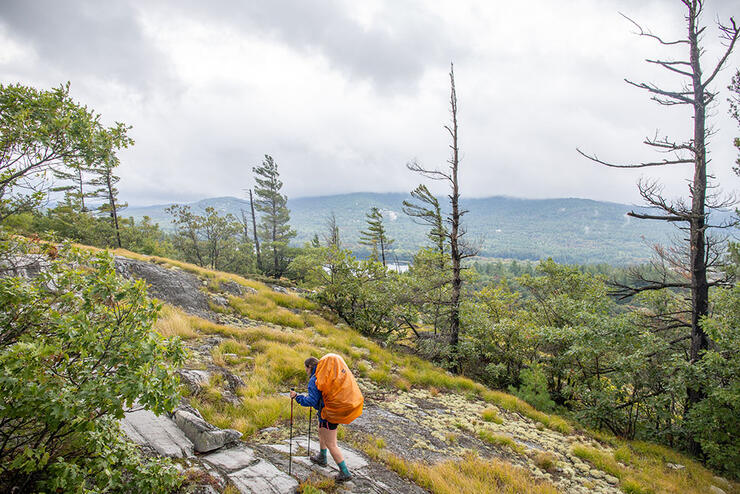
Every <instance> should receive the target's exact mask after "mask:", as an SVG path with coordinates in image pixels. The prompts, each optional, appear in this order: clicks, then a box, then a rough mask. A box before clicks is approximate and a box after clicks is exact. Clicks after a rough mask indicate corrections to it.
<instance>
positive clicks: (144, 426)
mask: <svg viewBox="0 0 740 494" xmlns="http://www.w3.org/2000/svg"><path fill="white" fill-rule="evenodd" d="M120 424H121V429H123V432H125V433H126V435H127V436H128V437H129V438H130V439H131V440H132V441H134V442H135V443H137V444H139V445H141V446H144V447H145V448H148V449H150V450H152V451H154V452H156V453H158V454H160V455H162V456H168V457H170V458H188V457H190V456H193V453H194V451H195V448H194V446H193V442H192V441H191V440H190V439H188V437H187V436H186V435H185V433H184V432H183V431H182V430H180V428H179V427H177V424H175V422H174V421H173V420H172V419H171V418H169V417H168V416H166V415H155V414H154V413H152V412H150V411H149V410H136V411H132V412H128V413H126V415H125V416H124V418H123V419H121V421H120Z"/></svg>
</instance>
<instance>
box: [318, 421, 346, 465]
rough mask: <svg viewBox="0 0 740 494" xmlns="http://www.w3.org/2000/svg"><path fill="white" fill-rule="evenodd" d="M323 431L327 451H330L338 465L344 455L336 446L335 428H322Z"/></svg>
mask: <svg viewBox="0 0 740 494" xmlns="http://www.w3.org/2000/svg"><path fill="white" fill-rule="evenodd" d="M322 430H323V431H324V441H326V447H327V448H329V453H331V457H332V458H334V461H335V462H336V463H337V465H339V464H340V463H342V462H343V461H344V455H342V451H341V450H340V449H339V446H337V430H336V429H334V430H331V429H322Z"/></svg>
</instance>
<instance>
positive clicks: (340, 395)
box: [315, 353, 365, 424]
mask: <svg viewBox="0 0 740 494" xmlns="http://www.w3.org/2000/svg"><path fill="white" fill-rule="evenodd" d="M315 375H316V387H317V388H318V389H319V391H321V396H322V397H323V399H324V408H322V409H321V417H322V418H323V419H324V420H327V421H329V422H332V423H334V424H349V423H350V422H352V421H353V420H354V419H356V418H357V417H359V416H360V415H362V405H363V403H364V401H365V400H364V398H363V397H362V393H361V392H360V388H359V386H357V381H355V376H353V375H352V371H351V370H349V367H347V364H346V363H345V362H344V359H343V358H342V357H340V356H339V355H337V354H335V353H328V354H326V355H324V356H323V357H321V359H320V360H319V363H318V364H317V365H316V373H315Z"/></svg>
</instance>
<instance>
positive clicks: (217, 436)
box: [175, 410, 242, 453]
mask: <svg viewBox="0 0 740 494" xmlns="http://www.w3.org/2000/svg"><path fill="white" fill-rule="evenodd" d="M175 423H176V424H177V426H178V427H179V428H180V430H182V431H183V432H184V433H185V436H187V438H188V439H189V440H190V441H191V442H192V443H193V446H194V447H195V451H197V452H198V453H207V452H209V451H213V450H214V449H218V448H221V447H223V446H224V445H225V444H229V443H232V442H234V441H237V440H239V438H240V437H242V433H241V432H239V431H236V430H233V429H219V428H218V427H215V426H213V425H211V424H209V423H208V422H206V421H205V420H203V419H202V418H200V417H199V416H197V415H195V414H193V413H190V412H189V411H187V410H177V411H176V412H175Z"/></svg>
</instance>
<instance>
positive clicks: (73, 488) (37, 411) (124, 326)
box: [0, 239, 184, 492]
mask: <svg viewBox="0 0 740 494" xmlns="http://www.w3.org/2000/svg"><path fill="white" fill-rule="evenodd" d="M34 265H35V266H36V267H39V266H40V267H41V269H37V270H35V271H34V270H33V269H31V268H33V266H34ZM23 271H26V272H32V273H33V272H36V275H35V276H34V277H31V278H30V279H27V278H23V277H20V276H18V274H19V273H22V272H23ZM0 276H5V277H2V278H0V306H2V307H3V311H2V313H0V328H2V332H1V333H0V394H1V395H2V396H3V404H2V406H0V457H2V459H3V461H2V465H0V490H3V491H4V492H10V490H11V489H12V488H18V489H19V491H20V492H32V491H33V492H35V491H47V492H49V491H51V492H62V491H63V492H102V491H106V492H122V491H126V492H132V491H133V492H166V491H169V490H172V489H173V488H174V487H176V486H177V484H178V483H179V476H178V474H177V471H176V470H175V469H174V467H173V466H172V465H171V464H170V463H169V462H167V461H162V460H157V459H143V458H142V457H141V456H140V455H139V454H138V452H137V450H136V448H134V447H133V446H131V445H129V444H127V443H126V442H125V441H124V440H123V439H122V435H121V431H120V429H119V427H118V424H117V421H116V419H118V418H121V417H122V416H123V414H124V409H125V408H126V407H131V406H132V405H134V403H137V404H138V405H140V406H143V407H145V408H147V409H151V410H153V411H154V412H156V413H161V412H164V411H165V410H171V409H172V408H173V407H174V405H175V404H176V402H177V399H178V395H177V379H176V378H175V376H174V373H173V369H174V366H175V365H178V364H179V363H181V362H182V359H183V357H184V351H183V349H182V347H181V344H180V342H179V339H177V338H175V339H172V340H165V339H163V338H162V337H161V336H160V335H159V334H158V333H156V332H155V331H153V330H152V325H153V323H154V321H155V320H156V318H157V313H158V311H159V306H158V305H157V304H156V303H154V302H152V301H150V300H148V299H147V298H146V289H145V285H144V283H143V282H141V281H136V282H134V281H126V280H123V279H122V278H120V277H119V276H117V275H116V272H115V269H114V263H113V259H112V258H111V257H110V256H109V255H107V254H105V253H98V254H95V255H92V254H89V253H84V252H82V251H79V250H76V249H74V248H70V247H68V246H64V247H62V248H61V250H60V251H59V252H57V249H56V248H55V247H45V246H43V245H37V244H33V243H28V242H25V241H18V240H13V241H10V240H7V239H5V240H0Z"/></svg>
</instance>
